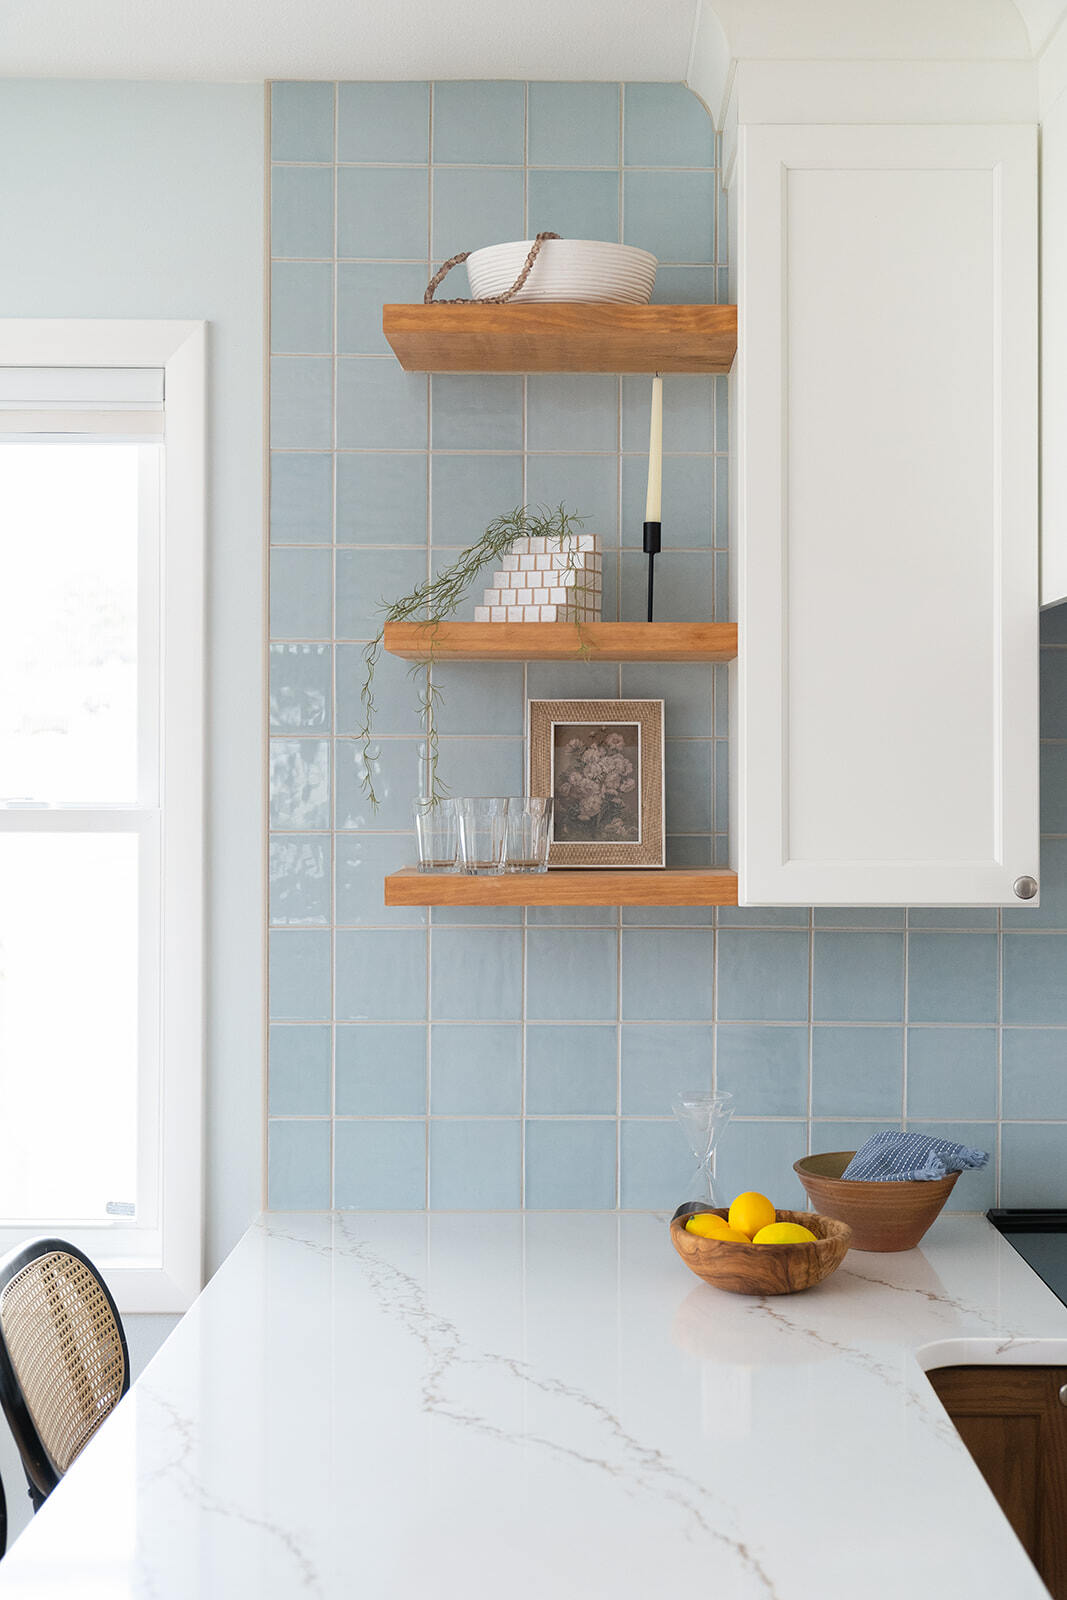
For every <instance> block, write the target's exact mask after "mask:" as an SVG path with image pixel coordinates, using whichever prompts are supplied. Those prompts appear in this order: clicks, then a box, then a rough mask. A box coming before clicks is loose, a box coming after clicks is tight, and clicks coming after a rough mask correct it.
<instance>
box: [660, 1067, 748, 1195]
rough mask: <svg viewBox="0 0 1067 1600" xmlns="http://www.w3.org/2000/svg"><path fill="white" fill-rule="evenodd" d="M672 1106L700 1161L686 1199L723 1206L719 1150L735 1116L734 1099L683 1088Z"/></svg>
mask: <svg viewBox="0 0 1067 1600" xmlns="http://www.w3.org/2000/svg"><path fill="white" fill-rule="evenodd" d="M671 1105H672V1107H673V1110H674V1115H675V1116H676V1117H677V1119H678V1126H679V1127H680V1128H681V1130H682V1132H683V1133H684V1135H685V1142H686V1144H687V1145H688V1146H689V1148H690V1150H691V1151H692V1152H693V1155H694V1156H695V1158H696V1161H697V1169H696V1171H695V1172H694V1174H693V1176H692V1178H691V1179H690V1180H689V1185H688V1191H687V1193H686V1196H685V1199H686V1201H687V1202H692V1203H695V1202H698V1201H699V1202H700V1203H701V1204H702V1205H706V1206H708V1205H710V1206H722V1205H724V1204H725V1201H724V1200H723V1199H722V1198H721V1196H720V1194H719V1192H718V1190H717V1189H716V1187H715V1175H714V1170H713V1168H714V1164H715V1147H716V1145H717V1144H718V1142H719V1138H720V1135H721V1134H722V1130H723V1129H724V1128H725V1126H726V1124H727V1123H728V1122H729V1120H730V1118H731V1117H732V1116H733V1114H734V1097H733V1095H732V1094H727V1093H725V1091H724V1092H722V1093H719V1094H711V1093H710V1092H709V1091H708V1090H706V1089H683V1090H682V1091H681V1093H680V1094H676V1095H675V1097H674V1099H673V1101H672V1102H671Z"/></svg>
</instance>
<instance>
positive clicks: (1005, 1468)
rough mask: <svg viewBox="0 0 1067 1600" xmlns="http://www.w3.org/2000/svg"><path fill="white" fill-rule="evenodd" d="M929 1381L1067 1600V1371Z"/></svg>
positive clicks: (944, 1376)
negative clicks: (1066, 1387)
mask: <svg viewBox="0 0 1067 1600" xmlns="http://www.w3.org/2000/svg"><path fill="white" fill-rule="evenodd" d="M926 1376H927V1377H928V1378H929V1380H930V1382H931V1384H932V1385H933V1387H934V1391H935V1393H936V1394H937V1397H938V1399H939V1400H940V1401H941V1404H942V1405H943V1406H944V1408H945V1410H946V1411H947V1412H948V1414H949V1416H950V1417H951V1418H952V1421H953V1423H954V1424H955V1426H956V1430H957V1432H958V1433H959V1435H960V1438H961V1439H962V1440H963V1442H964V1444H965V1445H966V1446H967V1448H968V1450H969V1451H970V1452H971V1455H972V1456H973V1457H974V1460H975V1464H976V1465H977V1467H978V1469H979V1471H980V1472H981V1474H982V1476H983V1477H984V1478H985V1480H986V1482H987V1483H988V1485H989V1487H990V1488H991V1489H992V1491H993V1493H994V1494H995V1495H996V1497H997V1500H998V1501H999V1503H1000V1508H1001V1510H1002V1511H1003V1512H1004V1515H1005V1516H1006V1517H1007V1519H1008V1521H1009V1522H1010V1523H1011V1525H1012V1527H1013V1528H1014V1529H1015V1532H1016V1534H1017V1535H1018V1538H1019V1542H1020V1543H1021V1544H1022V1546H1023V1548H1024V1549H1025V1551H1026V1553H1027V1555H1028V1556H1029V1557H1030V1559H1031V1561H1032V1562H1033V1563H1034V1566H1035V1567H1036V1568H1037V1570H1038V1572H1039V1573H1040V1574H1041V1577H1042V1579H1043V1581H1044V1582H1045V1583H1046V1584H1047V1586H1048V1590H1049V1593H1050V1594H1051V1595H1052V1597H1053V1600H1067V1389H1065V1386H1067V1367H942V1368H940V1369H939V1370H936V1371H933V1372H928V1373H927V1374H926ZM1061 1394H1062V1395H1063V1398H1061Z"/></svg>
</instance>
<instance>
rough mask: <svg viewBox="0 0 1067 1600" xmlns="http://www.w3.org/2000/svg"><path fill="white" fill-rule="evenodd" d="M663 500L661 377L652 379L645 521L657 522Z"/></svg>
mask: <svg viewBox="0 0 1067 1600" xmlns="http://www.w3.org/2000/svg"><path fill="white" fill-rule="evenodd" d="M662 502H663V379H662V378H653V379H652V416H651V420H650V422H649V428H648V493H647V495H646V496H645V521H646V522H659V521H660V507H661V505H662Z"/></svg>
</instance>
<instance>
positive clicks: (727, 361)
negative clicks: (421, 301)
mask: <svg viewBox="0 0 1067 1600" xmlns="http://www.w3.org/2000/svg"><path fill="white" fill-rule="evenodd" d="M382 329H383V331H384V333H385V337H386V338H387V339H388V341H389V343H390V344H391V345H392V347H393V350H394V352H395V354H396V356H397V358H398V360H399V362H400V365H401V366H402V367H403V368H404V369H405V371H407V372H729V370H730V367H731V365H732V364H733V359H734V352H735V351H736V349H737V307H736V306H613V305H592V304H588V303H585V302H582V303H578V304H576V303H573V302H567V303H564V302H561V301H553V302H551V303H550V304H538V305H503V306H496V305H460V306H453V305H428V306H427V305H387V306H383V307H382Z"/></svg>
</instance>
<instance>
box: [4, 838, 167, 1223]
mask: <svg viewBox="0 0 1067 1600" xmlns="http://www.w3.org/2000/svg"><path fill="white" fill-rule="evenodd" d="M137 857H138V838H137V836H136V835H135V834H131V833H48V834H38V833H34V834H27V833H3V834H0V1220H11V1221H14V1220H18V1219H21V1218H27V1219H32V1220H33V1221H34V1222H66V1221H83V1220H84V1221H93V1220H102V1219H103V1218H105V1217H106V1216H108V1215H109V1212H108V1202H109V1201H110V1202H119V1203H120V1204H121V1203H123V1202H135V1201H136V1199H137V1192H136V1175H137V1156H136V1145H137V1141H136V1132H137V1128H136V1123H137V1058H138V1038H137V978H138V949H137V922H138V916H137V912H138V903H137ZM110 1215H112V1216H113V1215H115V1212H114V1211H112V1212H111V1213H110Z"/></svg>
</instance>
